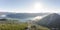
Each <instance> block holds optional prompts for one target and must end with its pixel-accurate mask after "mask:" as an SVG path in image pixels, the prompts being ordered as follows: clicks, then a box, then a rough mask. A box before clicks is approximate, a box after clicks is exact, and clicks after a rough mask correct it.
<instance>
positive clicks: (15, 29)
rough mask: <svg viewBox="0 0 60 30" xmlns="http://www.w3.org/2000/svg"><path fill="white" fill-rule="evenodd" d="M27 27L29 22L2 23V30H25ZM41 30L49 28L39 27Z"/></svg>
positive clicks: (0, 27)
mask: <svg viewBox="0 0 60 30" xmlns="http://www.w3.org/2000/svg"><path fill="white" fill-rule="evenodd" d="M25 27H27V24H26V23H25V24H24V23H23V24H1V25H0V30H25ZM37 28H38V29H39V30H49V29H48V28H45V27H42V26H40V27H37Z"/></svg>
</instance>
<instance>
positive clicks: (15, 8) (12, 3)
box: [0, 0, 60, 13]
mask: <svg viewBox="0 0 60 30" xmlns="http://www.w3.org/2000/svg"><path fill="white" fill-rule="evenodd" d="M0 12H17V13H41V12H60V0H0Z"/></svg>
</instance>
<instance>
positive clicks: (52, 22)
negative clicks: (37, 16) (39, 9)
mask: <svg viewBox="0 0 60 30" xmlns="http://www.w3.org/2000/svg"><path fill="white" fill-rule="evenodd" d="M37 24H39V25H42V26H46V27H51V28H53V27H54V28H57V27H60V15H59V14H56V13H53V14H50V15H48V16H46V17H44V18H42V19H41V20H39V21H38V22H37Z"/></svg>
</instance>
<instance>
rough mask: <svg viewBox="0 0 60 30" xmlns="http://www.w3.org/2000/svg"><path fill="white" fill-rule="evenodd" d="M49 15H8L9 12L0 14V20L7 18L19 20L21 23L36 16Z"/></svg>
mask: <svg viewBox="0 0 60 30" xmlns="http://www.w3.org/2000/svg"><path fill="white" fill-rule="evenodd" d="M47 14H50V13H10V12H0V19H1V18H8V19H19V20H21V21H26V20H30V19H31V18H34V17H36V16H44V15H47Z"/></svg>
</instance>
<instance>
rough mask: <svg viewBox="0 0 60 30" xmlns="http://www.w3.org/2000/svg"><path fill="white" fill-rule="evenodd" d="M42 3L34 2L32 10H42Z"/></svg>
mask: <svg viewBox="0 0 60 30" xmlns="http://www.w3.org/2000/svg"><path fill="white" fill-rule="evenodd" d="M42 7H43V6H42V3H40V2H36V3H34V9H37V10H38V9H42Z"/></svg>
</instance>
